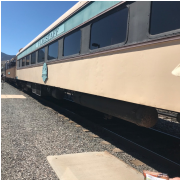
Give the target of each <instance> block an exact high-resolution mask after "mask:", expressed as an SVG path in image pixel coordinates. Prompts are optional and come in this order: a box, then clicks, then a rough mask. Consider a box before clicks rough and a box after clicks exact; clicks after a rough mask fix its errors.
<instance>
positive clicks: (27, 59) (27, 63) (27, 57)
mask: <svg viewBox="0 0 180 180" xmlns="http://www.w3.org/2000/svg"><path fill="white" fill-rule="evenodd" d="M29 58H30V56H29V55H28V56H26V66H28V65H29V61H30V59H29Z"/></svg>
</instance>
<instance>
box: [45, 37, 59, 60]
mask: <svg viewBox="0 0 180 180" xmlns="http://www.w3.org/2000/svg"><path fill="white" fill-rule="evenodd" d="M55 42H57V44H58V52H57V55H58V58H57V59H48V55H49V46H50V45H52V44H53V43H55ZM58 59H59V39H56V40H55V41H53V42H51V43H49V44H47V62H50V61H55V60H58Z"/></svg>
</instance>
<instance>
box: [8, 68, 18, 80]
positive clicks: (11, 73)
mask: <svg viewBox="0 0 180 180" xmlns="http://www.w3.org/2000/svg"><path fill="white" fill-rule="evenodd" d="M15 77H16V66H14V67H12V68H10V69H7V70H6V78H11V79H15Z"/></svg>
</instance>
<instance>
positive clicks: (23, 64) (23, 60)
mask: <svg viewBox="0 0 180 180" xmlns="http://www.w3.org/2000/svg"><path fill="white" fill-rule="evenodd" d="M22 66H25V58H23V59H22Z"/></svg>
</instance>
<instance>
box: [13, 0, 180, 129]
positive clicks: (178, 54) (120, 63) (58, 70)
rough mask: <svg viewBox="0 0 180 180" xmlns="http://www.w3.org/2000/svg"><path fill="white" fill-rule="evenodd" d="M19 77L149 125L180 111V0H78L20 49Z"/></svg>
mask: <svg viewBox="0 0 180 180" xmlns="http://www.w3.org/2000/svg"><path fill="white" fill-rule="evenodd" d="M16 79H17V81H18V83H21V84H22V85H23V86H24V87H26V88H29V89H32V91H33V92H34V93H36V94H38V95H47V94H49V95H52V96H53V97H55V98H58V99H61V98H66V99H69V100H71V101H74V102H76V103H79V104H81V105H83V106H87V107H90V108H93V109H96V110H98V111H101V112H104V113H105V114H109V115H112V116H115V117H118V118H122V119H124V120H127V121H130V122H133V123H135V124H137V125H140V126H144V127H152V126H153V125H154V124H155V123H156V121H157V118H158V115H157V111H156V108H161V109H167V110H170V111H176V112H180V2H178V1H176V2H168V1H166V2H162V1H160V2H148V1H146V2H142V1H139V2H118V1H95V2H85V1H83V2H78V3H77V4H76V5H75V6H74V7H72V8H71V9H70V10H69V11H67V12H66V13H65V14H64V15H62V16H61V17H60V18H59V19H58V20H57V21H55V22H54V23H53V24H52V25H50V26H49V27H48V28H47V29H45V30H44V31H43V32H42V33H41V34H40V35H38V36H37V37H36V38H35V39H34V40H32V41H31V42H30V43H29V44H28V45H27V46H25V47H24V48H22V49H21V50H20V52H18V53H17V71H16Z"/></svg>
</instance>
